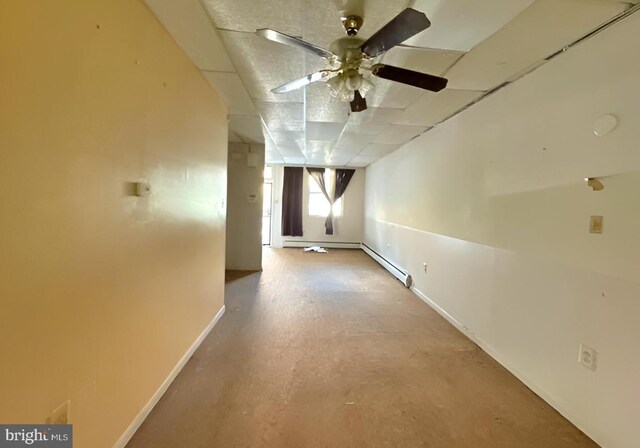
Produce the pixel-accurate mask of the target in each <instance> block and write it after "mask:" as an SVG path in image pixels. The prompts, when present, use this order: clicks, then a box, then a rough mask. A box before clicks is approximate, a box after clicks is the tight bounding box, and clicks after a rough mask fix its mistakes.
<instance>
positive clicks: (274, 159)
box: [264, 152, 284, 165]
mask: <svg viewBox="0 0 640 448" xmlns="http://www.w3.org/2000/svg"><path fill="white" fill-rule="evenodd" d="M264 163H266V164H270V165H271V164H272V165H279V164H283V163H284V157H282V156H281V155H280V154H279V153H277V152H265V153H264Z"/></svg>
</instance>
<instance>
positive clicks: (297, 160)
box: [284, 157, 307, 165]
mask: <svg viewBox="0 0 640 448" xmlns="http://www.w3.org/2000/svg"><path fill="white" fill-rule="evenodd" d="M284 163H287V164H290V165H304V164H306V163H307V159H305V158H304V157H285V158H284Z"/></svg>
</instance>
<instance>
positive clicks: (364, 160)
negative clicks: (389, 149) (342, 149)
mask: <svg viewBox="0 0 640 448" xmlns="http://www.w3.org/2000/svg"><path fill="white" fill-rule="evenodd" d="M378 159H379V157H377V156H356V157H354V158H353V159H351V160H350V161H349V163H348V166H352V167H356V168H364V167H365V166H367V165H371V164H372V163H373V162H375V161H376V160H378Z"/></svg>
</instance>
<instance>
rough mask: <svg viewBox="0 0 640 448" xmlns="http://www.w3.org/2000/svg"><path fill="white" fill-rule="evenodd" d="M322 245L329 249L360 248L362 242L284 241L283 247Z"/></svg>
mask: <svg viewBox="0 0 640 448" xmlns="http://www.w3.org/2000/svg"><path fill="white" fill-rule="evenodd" d="M310 246H321V247H326V248H327V249H360V248H361V246H360V243H341V242H333V241H283V242H282V247H310Z"/></svg>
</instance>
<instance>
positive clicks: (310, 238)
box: [271, 165, 365, 247]
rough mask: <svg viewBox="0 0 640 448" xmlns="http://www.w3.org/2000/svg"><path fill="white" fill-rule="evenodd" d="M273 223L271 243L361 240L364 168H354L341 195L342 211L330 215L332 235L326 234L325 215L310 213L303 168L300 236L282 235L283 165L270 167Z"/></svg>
mask: <svg viewBox="0 0 640 448" xmlns="http://www.w3.org/2000/svg"><path fill="white" fill-rule="evenodd" d="M273 172H274V179H273V197H274V204H273V225H272V232H273V234H272V239H271V241H272V246H274V247H282V245H283V241H305V242H320V243H323V242H324V243H326V242H340V243H360V242H361V241H362V230H363V226H364V182H365V170H363V169H356V172H355V174H354V175H353V177H352V178H351V182H350V183H349V186H348V187H347V190H346V191H345V193H344V196H343V199H342V201H343V214H342V216H341V217H334V219H333V233H334V234H333V235H325V229H324V221H325V219H324V218H321V217H319V216H309V173H308V172H307V170H306V169H305V170H304V180H303V188H304V192H303V220H302V229H303V233H304V235H303V236H302V237H291V236H285V237H283V236H282V235H281V229H282V178H283V174H284V166H282V165H276V166H274V167H273Z"/></svg>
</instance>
